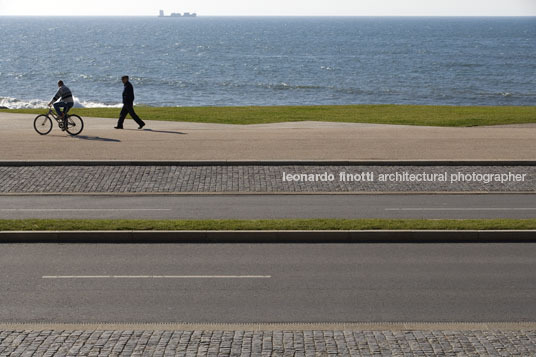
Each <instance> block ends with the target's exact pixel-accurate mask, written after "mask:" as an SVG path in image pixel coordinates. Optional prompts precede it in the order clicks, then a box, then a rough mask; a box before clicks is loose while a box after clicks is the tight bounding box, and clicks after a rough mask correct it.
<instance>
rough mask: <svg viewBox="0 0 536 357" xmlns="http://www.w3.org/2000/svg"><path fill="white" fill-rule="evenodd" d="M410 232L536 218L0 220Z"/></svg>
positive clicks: (1, 226) (499, 226)
mask: <svg viewBox="0 0 536 357" xmlns="http://www.w3.org/2000/svg"><path fill="white" fill-rule="evenodd" d="M408 229H417V230H430V229H432V230H534V229H536V219H481V220H479V219H474V220H426V219H280V220H48V219H23V220H0V231H49V230H59V231H71V230H83V231H86V230H87V231H89V230H408Z"/></svg>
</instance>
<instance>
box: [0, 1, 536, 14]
mask: <svg viewBox="0 0 536 357" xmlns="http://www.w3.org/2000/svg"><path fill="white" fill-rule="evenodd" d="M160 9H162V10H164V11H165V12H166V13H168V14H169V13H170V12H186V11H188V12H196V13H198V15H200V16H203V15H204V16H536V0H329V1H328V0H226V1H222V0H182V1H176V0H151V1H133V0H85V1H81V0H68V1H60V2H50V1H43V0H0V15H32V16H35V15H42V16H49V15H56V16H57V15H64V16H73V15H75V16H84V15H85V16H95V15H98V16H100V15H103V16H155V15H157V14H158V10H160Z"/></svg>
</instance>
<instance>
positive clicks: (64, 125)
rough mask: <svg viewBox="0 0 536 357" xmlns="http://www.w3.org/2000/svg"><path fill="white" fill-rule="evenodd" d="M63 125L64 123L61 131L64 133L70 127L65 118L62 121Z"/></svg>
mask: <svg viewBox="0 0 536 357" xmlns="http://www.w3.org/2000/svg"><path fill="white" fill-rule="evenodd" d="M62 123H63V125H62V128H61V130H63V131H65V130H67V125H68V123H67V119H65V118H64V119H63V120H62Z"/></svg>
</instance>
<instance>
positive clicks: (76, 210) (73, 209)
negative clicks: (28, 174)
mask: <svg viewBox="0 0 536 357" xmlns="http://www.w3.org/2000/svg"><path fill="white" fill-rule="evenodd" d="M0 211H2V212H35V211H39V212H94V211H114V212H115V211H171V209H170V208H1V209H0Z"/></svg>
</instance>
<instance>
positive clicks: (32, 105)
mask: <svg viewBox="0 0 536 357" xmlns="http://www.w3.org/2000/svg"><path fill="white" fill-rule="evenodd" d="M47 105H48V101H46V100H42V99H29V100H24V99H17V98H11V97H0V107H6V108H8V109H43V108H46V107H47ZM122 105H123V104H121V103H114V104H105V103H100V102H93V101H85V100H80V98H77V97H74V107H75V108H121V106H122Z"/></svg>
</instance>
